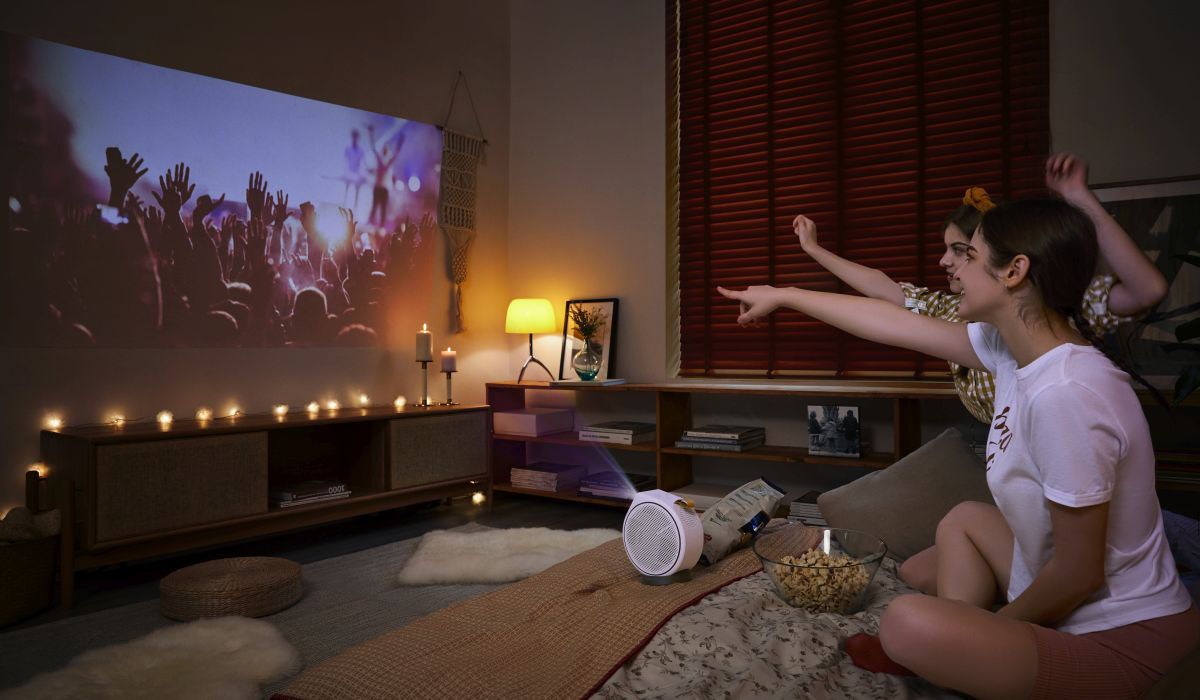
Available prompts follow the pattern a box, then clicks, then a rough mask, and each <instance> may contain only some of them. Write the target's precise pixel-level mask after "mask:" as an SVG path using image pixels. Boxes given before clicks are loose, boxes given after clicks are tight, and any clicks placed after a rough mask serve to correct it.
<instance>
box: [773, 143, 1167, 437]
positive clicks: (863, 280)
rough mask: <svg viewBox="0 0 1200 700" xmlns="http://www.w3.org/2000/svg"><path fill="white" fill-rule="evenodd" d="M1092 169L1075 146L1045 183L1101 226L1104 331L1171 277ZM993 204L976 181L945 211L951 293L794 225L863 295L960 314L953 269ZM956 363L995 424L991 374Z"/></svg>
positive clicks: (968, 400)
mask: <svg viewBox="0 0 1200 700" xmlns="http://www.w3.org/2000/svg"><path fill="white" fill-rule="evenodd" d="M1087 171H1088V166H1087V163H1086V162H1084V160H1083V159H1082V158H1079V157H1077V156H1074V155H1071V154H1069V153H1060V154H1057V155H1054V156H1051V157H1050V158H1049V159H1048V160H1047V161H1046V187H1047V188H1049V189H1050V190H1051V191H1052V192H1054V193H1055V194H1057V195H1058V196H1060V197H1062V198H1063V199H1064V200H1066V201H1067V202H1070V203H1071V204H1074V205H1075V206H1076V207H1078V208H1079V209H1081V210H1083V211H1084V213H1086V214H1087V215H1088V217H1089V218H1090V219H1091V220H1092V223H1093V224H1095V226H1096V234H1097V239H1098V242H1099V245H1100V257H1101V259H1102V260H1103V261H1104V263H1105V265H1106V266H1107V267H1108V268H1109V269H1110V270H1112V272H1113V275H1111V276H1110V275H1096V276H1095V277H1093V278H1092V281H1091V284H1089V285H1088V288H1087V291H1086V292H1085V293H1084V296H1083V306H1082V310H1083V318H1084V319H1086V321H1087V322H1088V324H1089V325H1090V326H1091V327H1092V332H1093V333H1095V334H1096V335H1097V336H1104V335H1106V334H1107V333H1109V332H1111V331H1112V330H1113V329H1114V328H1116V326H1117V324H1118V323H1120V322H1122V321H1125V320H1128V317H1130V316H1136V315H1138V314H1141V313H1143V312H1145V311H1146V310H1148V309H1150V308H1152V307H1153V306H1154V305H1155V304H1157V303H1158V302H1159V301H1161V300H1162V298H1163V297H1164V296H1166V293H1167V282H1166V279H1164V278H1163V276H1162V273H1160V272H1159V271H1158V269H1157V268H1156V267H1155V266H1154V265H1153V264H1152V263H1151V262H1150V260H1149V259H1147V258H1146V256H1145V255H1144V254H1143V253H1142V251H1141V250H1139V249H1138V247H1137V245H1136V244H1134V242H1133V241H1132V240H1130V238H1129V236H1128V235H1127V234H1126V233H1125V231H1124V230H1123V229H1122V228H1121V226H1120V224H1118V223H1117V222H1116V220H1115V219H1113V218H1112V217H1111V216H1109V214H1108V212H1107V211H1105V210H1104V207H1103V206H1102V205H1101V204H1100V201H1099V200H1098V199H1096V196H1095V195H1094V194H1092V192H1091V190H1089V189H1088V186H1087ZM994 206H995V204H994V203H993V202H992V200H991V198H989V197H988V194H987V192H986V191H985V190H984V189H983V188H982V187H972V188H970V189H968V190H967V192H966V195H965V196H964V197H963V204H962V206H960V207H959V208H958V209H955V210H954V212H953V213H951V214H950V216H948V217H947V218H946V224H945V227H944V230H943V234H942V237H943V239H944V242H945V244H946V252H945V254H944V255H942V259H941V260H940V261H938V262H939V264H940V265H941V266H942V269H944V270H945V271H946V277H947V279H948V282H949V287H950V291H949V292H943V291H937V290H933V289H929V288H927V287H917V286H914V285H912V284H908V283H906V282H899V283H898V282H896V281H894V280H892V279H891V278H890V277H888V276H887V275H886V274H884V273H883V272H881V271H879V270H876V269H873V268H869V267H866V266H863V265H859V264H857V263H854V262H851V261H849V260H846V259H845V258H842V257H839V256H838V255H836V254H834V253H831V252H829V251H828V250H825V249H824V248H822V247H821V245H820V243H818V242H817V231H816V227H815V226H813V224H812V222H811V221H810V220H809V219H807V218H806V217H804V216H797V217H796V220H795V221H794V222H793V227H794V228H795V231H796V235H797V236H798V237H799V238H800V247H801V248H803V249H804V252H806V253H808V254H809V255H810V256H812V258H813V259H814V260H816V261H817V262H818V263H820V265H821V266H822V267H824V268H825V269H826V270H829V271H830V272H832V273H833V274H834V275H836V276H837V277H838V278H839V279H841V280H842V281H843V282H845V283H846V284H848V285H850V286H851V287H853V288H854V289H856V290H857V291H858V292H859V293H860V294H863V295H865V296H868V297H872V298H875V299H882V300H884V301H890V302H892V303H893V304H896V305H897V306H903V307H905V308H908V309H911V310H912V311H913V312H914V313H918V314H921V315H924V316H930V317H933V318H938V319H942V320H945V321H959V320H960V319H959V317H958V304H959V301H960V300H961V292H962V287H961V286H960V285H959V283H958V282H957V281H956V280H955V279H954V273H955V272H956V271H957V270H958V268H959V267H961V266H962V264H963V262H964V261H965V260H966V249H967V245H968V243H969V239H970V237H971V234H972V233H974V231H975V228H976V227H977V226H978V225H979V220H980V219H981V218H982V217H983V213H984V212H986V211H987V210H989V209H991V208H992V207H994ZM1114 278H1115V279H1114ZM950 370H951V372H952V374H953V377H954V388H955V389H957V390H958V397H959V398H960V399H961V400H962V402H963V405H964V406H966V408H967V410H968V411H970V413H971V415H972V416H974V417H975V418H976V419H978V420H979V421H980V422H982V423H985V424H986V423H990V422H991V420H992V404H993V402H994V400H995V395H996V388H995V383H994V381H993V380H992V375H990V374H988V373H987V372H986V371H984V370H975V369H968V368H966V367H959V366H958V365H955V364H953V363H950Z"/></svg>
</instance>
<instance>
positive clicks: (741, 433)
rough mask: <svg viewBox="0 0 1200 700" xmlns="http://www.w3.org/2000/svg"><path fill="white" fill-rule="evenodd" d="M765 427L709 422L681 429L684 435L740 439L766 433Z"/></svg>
mask: <svg viewBox="0 0 1200 700" xmlns="http://www.w3.org/2000/svg"><path fill="white" fill-rule="evenodd" d="M766 432H767V431H766V429H765V428H763V427H761V426H755V425H721V424H718V423H709V424H707V425H701V426H699V427H697V428H692V429H690V430H685V431H683V436H684V437H699V438H725V439H726V440H741V439H745V438H750V437H754V436H756V435H762V436H765V435H766Z"/></svg>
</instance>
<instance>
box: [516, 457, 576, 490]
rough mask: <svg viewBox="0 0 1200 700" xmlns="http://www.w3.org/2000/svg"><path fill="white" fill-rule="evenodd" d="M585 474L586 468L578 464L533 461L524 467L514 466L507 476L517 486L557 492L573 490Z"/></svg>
mask: <svg viewBox="0 0 1200 700" xmlns="http://www.w3.org/2000/svg"><path fill="white" fill-rule="evenodd" d="M586 474H587V469H586V468H585V467H583V466H582V465H578V464H555V463H553V462H534V463H533V464H530V465H527V466H524V467H517V466H514V467H513V468H512V469H511V470H510V475H509V478H510V480H511V483H512V485H513V486H517V487H519V488H523V489H533V490H535V491H546V492H558V491H571V490H574V489H575V488H576V487H577V486H578V485H579V480H580V479H582V478H583V477H584V476H585V475H586Z"/></svg>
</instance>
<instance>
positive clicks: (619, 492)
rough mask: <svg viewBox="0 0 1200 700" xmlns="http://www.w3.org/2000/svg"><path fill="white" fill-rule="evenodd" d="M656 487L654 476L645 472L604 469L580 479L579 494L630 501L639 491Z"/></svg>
mask: <svg viewBox="0 0 1200 700" xmlns="http://www.w3.org/2000/svg"><path fill="white" fill-rule="evenodd" d="M650 488H654V477H652V476H646V475H645V474H625V473H623V472H617V471H610V470H606V471H602V472H597V473H595V474H588V475H587V476H585V477H583V478H582V479H580V481H579V495H580V496H587V497H589V498H612V499H616V500H619V501H628V500H630V499H632V498H633V496H634V494H636V493H637V492H638V491H645V490H646V489H650Z"/></svg>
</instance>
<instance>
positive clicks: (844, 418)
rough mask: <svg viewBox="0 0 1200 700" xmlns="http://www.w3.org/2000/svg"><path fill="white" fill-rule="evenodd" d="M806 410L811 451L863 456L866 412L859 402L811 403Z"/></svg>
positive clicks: (832, 454)
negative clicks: (863, 430)
mask: <svg viewBox="0 0 1200 700" xmlns="http://www.w3.org/2000/svg"><path fill="white" fill-rule="evenodd" d="M806 413H808V453H809V454H814V455H828V456H831V457H861V456H862V412H860V411H859V410H858V406H845V405H824V406H809V407H808V410H807V411H806Z"/></svg>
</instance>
